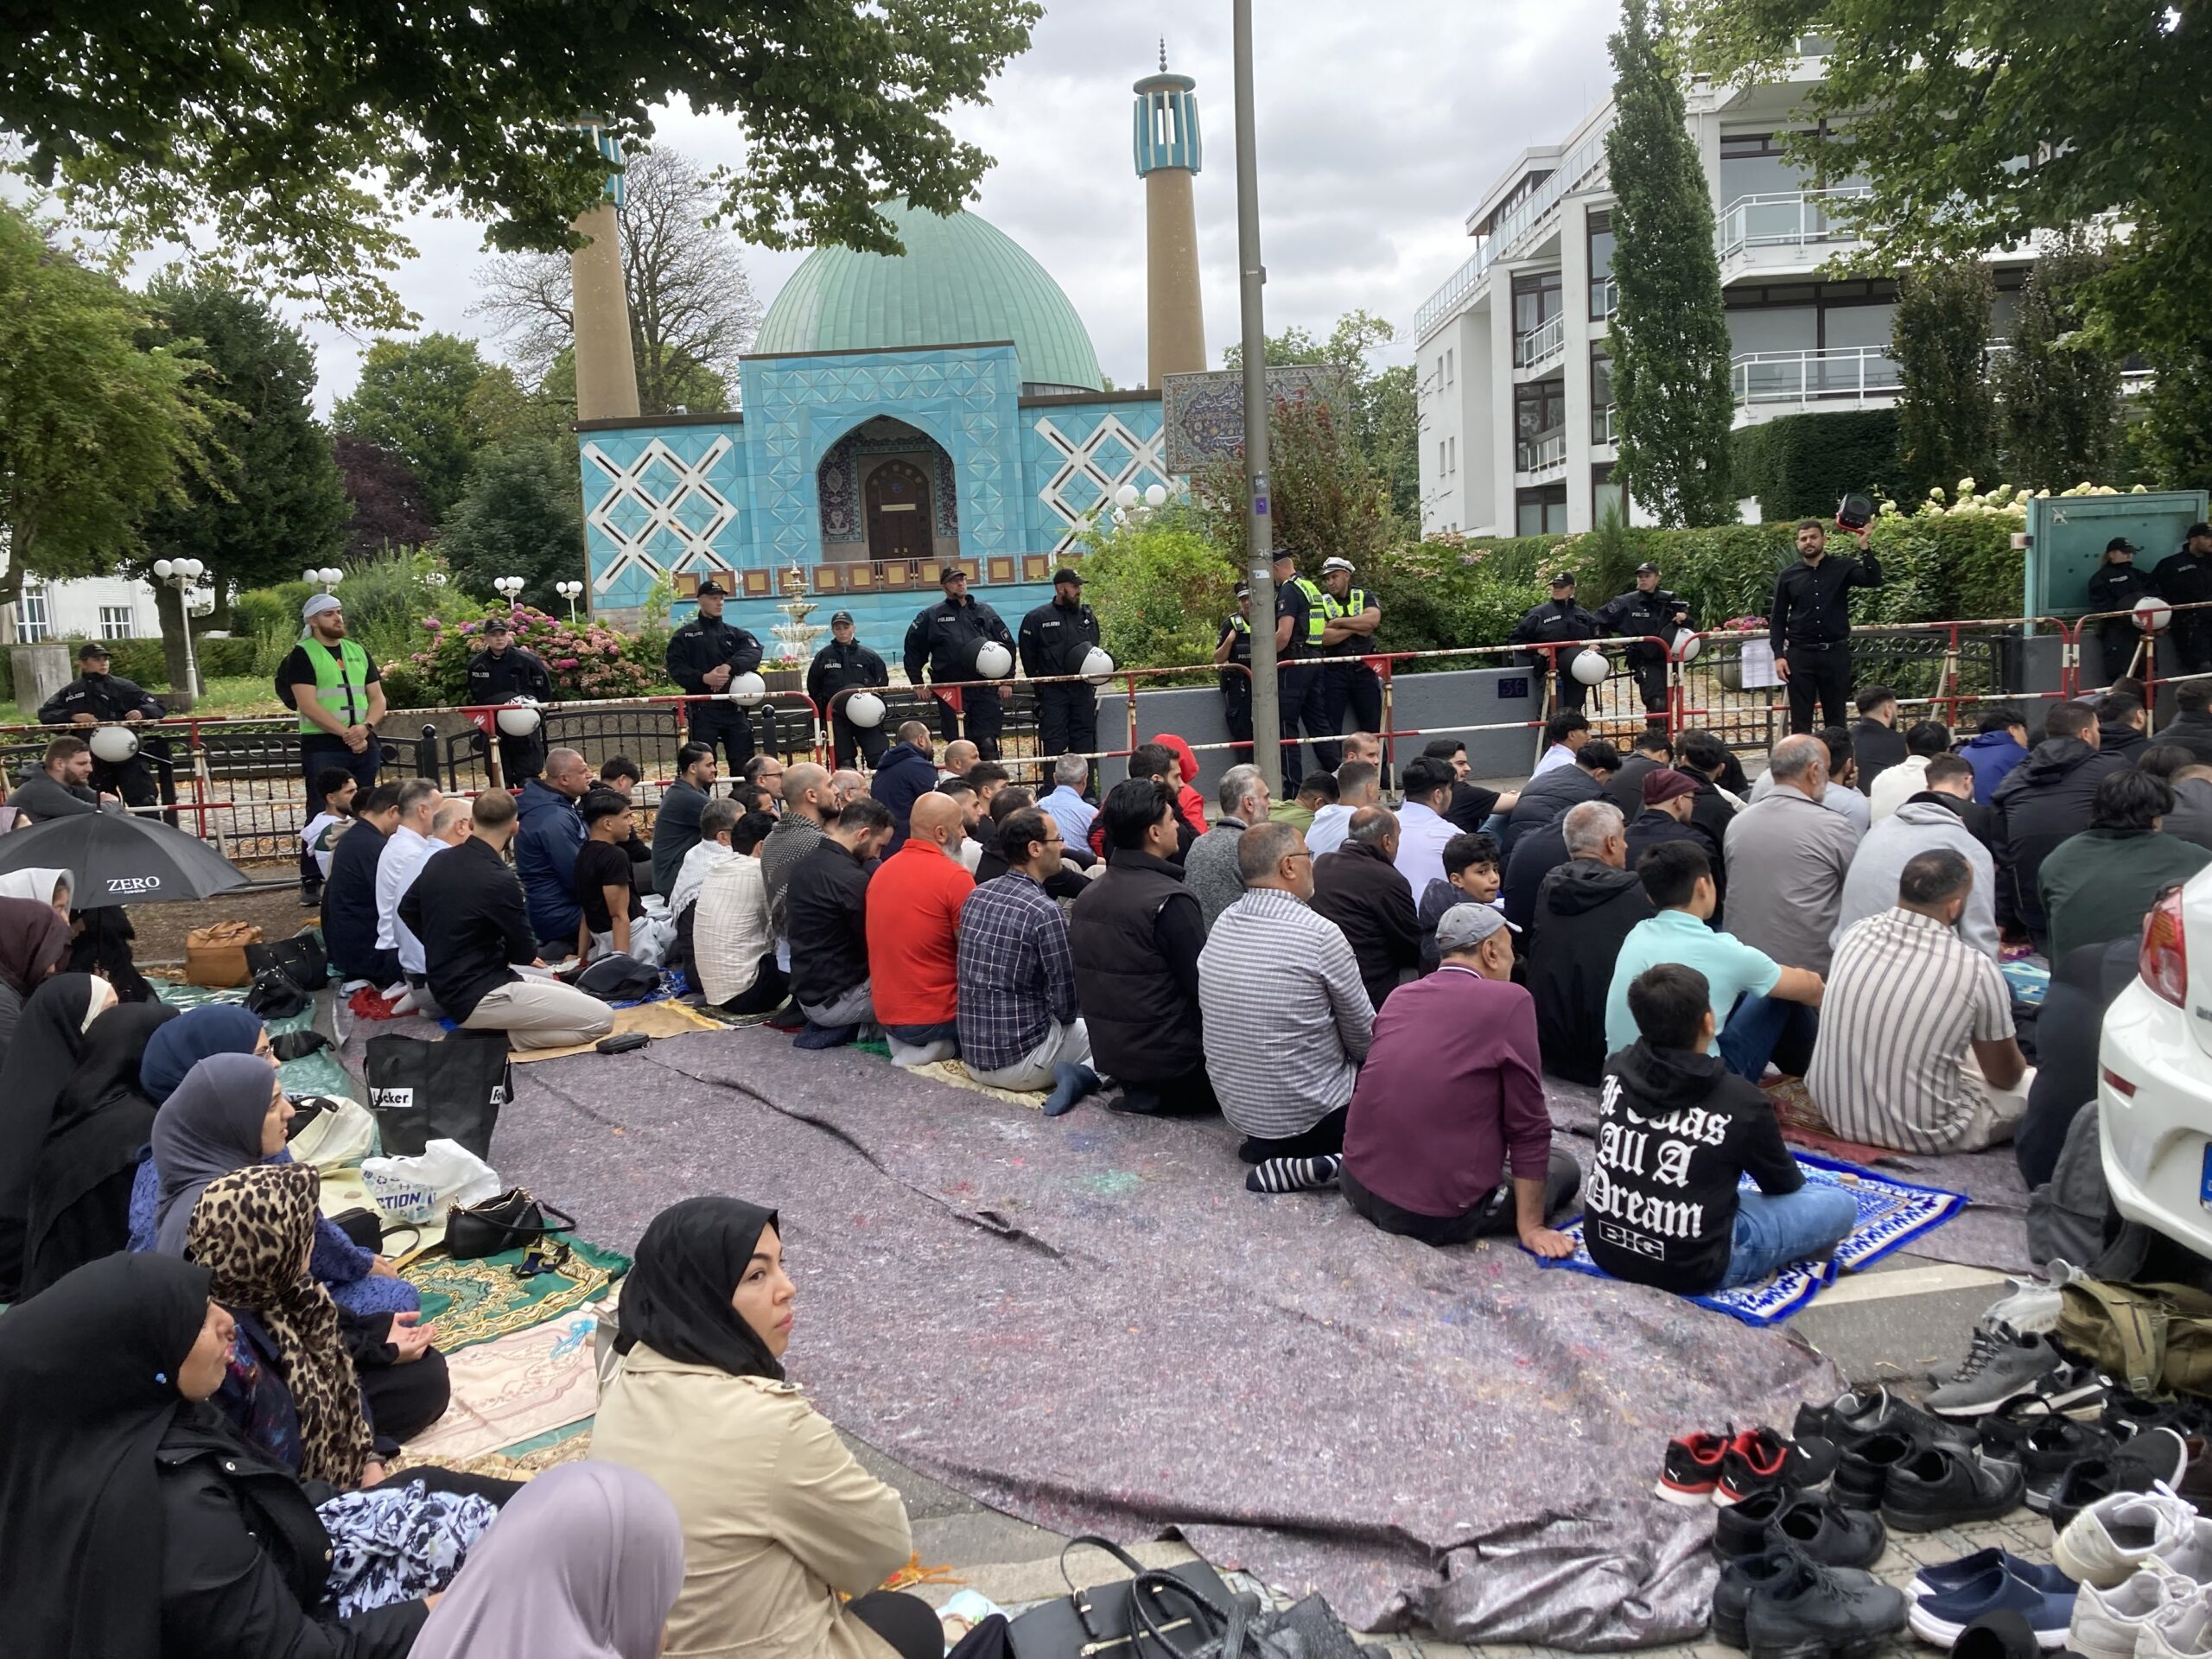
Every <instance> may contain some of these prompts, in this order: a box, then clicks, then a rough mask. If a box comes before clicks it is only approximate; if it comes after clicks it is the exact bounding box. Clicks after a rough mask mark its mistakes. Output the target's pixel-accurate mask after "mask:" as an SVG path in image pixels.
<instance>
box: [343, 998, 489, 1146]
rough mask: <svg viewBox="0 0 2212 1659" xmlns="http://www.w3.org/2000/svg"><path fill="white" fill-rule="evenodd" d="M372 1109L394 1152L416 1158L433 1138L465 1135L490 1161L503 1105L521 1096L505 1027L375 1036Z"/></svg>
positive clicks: (370, 1067) (369, 1070)
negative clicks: (433, 1036) (429, 1035)
mask: <svg viewBox="0 0 2212 1659" xmlns="http://www.w3.org/2000/svg"><path fill="white" fill-rule="evenodd" d="M365 1071H366V1078H367V1083H368V1088H369V1110H370V1112H371V1114H372V1115H373V1116H374V1117H375V1118H376V1121H377V1135H378V1140H379V1141H381V1142H382V1143H383V1147H384V1154H385V1157H387V1158H411V1157H414V1156H416V1155H417V1154H420V1153H421V1152H422V1150H423V1147H424V1146H425V1145H426V1144H428V1143H429V1141H434V1140H435V1141H459V1142H461V1145H462V1146H464V1147H467V1148H468V1149H469V1151H471V1152H473V1153H474V1154H476V1155H477V1156H478V1157H479V1158H481V1159H484V1160H486V1161H487V1162H488V1161H489V1160H490V1159H491V1156H492V1131H493V1128H496V1127H497V1126H498V1124H499V1109H500V1108H501V1107H503V1106H505V1104H506V1103H507V1102H508V1101H509V1100H511V1099H512V1098H513V1096H514V1069H513V1067H512V1066H511V1065H509V1064H508V1062H507V1039H506V1034H505V1033H504V1032H501V1033H496V1034H493V1035H489V1036H475V1035H472V1034H469V1033H463V1032H458V1031H456V1032H450V1033H448V1034H447V1035H446V1036H445V1038H444V1039H442V1040H441V1041H439V1042H435V1043H429V1042H424V1041H423V1039H421V1038H419V1037H401V1036H397V1035H389V1034H388V1035H385V1036H381V1037H372V1038H370V1039H369V1041H368V1061H367V1065H366V1068H365Z"/></svg>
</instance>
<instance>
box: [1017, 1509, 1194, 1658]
mask: <svg viewBox="0 0 2212 1659" xmlns="http://www.w3.org/2000/svg"><path fill="white" fill-rule="evenodd" d="M1078 1544H1088V1545H1090V1547H1091V1548H1094V1549H1103V1550H1104V1551H1105V1552H1106V1553H1107V1554H1109V1555H1111V1556H1112V1557H1113V1558H1114V1559H1115V1560H1117V1561H1119V1562H1121V1563H1122V1566H1124V1567H1128V1569H1129V1571H1130V1572H1131V1573H1134V1574H1135V1577H1134V1578H1131V1579H1128V1580H1123V1581H1122V1582H1120V1583H1116V1584H1101V1585H1096V1586H1092V1587H1090V1588H1089V1589H1082V1590H1079V1589H1077V1587H1076V1583H1075V1580H1074V1579H1073V1578H1072V1577H1071V1575H1070V1574H1069V1573H1068V1551H1069V1550H1071V1549H1073V1548H1076V1546H1077V1545H1078ZM1060 1578H1061V1580H1062V1581H1063V1582H1065V1584H1066V1585H1067V1586H1068V1593H1067V1594H1066V1595H1065V1596H1062V1597H1058V1598H1055V1599H1053V1600H1051V1601H1047V1602H1043V1603H1040V1604H1039V1605H1037V1606H1034V1607H1032V1608H1031V1609H1030V1610H1029V1611H1027V1612H1026V1613H1024V1614H1022V1615H1021V1617H1020V1618H1017V1619H1015V1620H1014V1621H1013V1623H1012V1624H1009V1625H1008V1626H1007V1637H1008V1638H1009V1639H1010V1640H1011V1641H1012V1643H1013V1644H1014V1659H1196V1656H1197V1655H1198V1651H1199V1649H1202V1648H1203V1647H1205V1645H1206V1643H1208V1642H1210V1641H1211V1640H1213V1639H1214V1638H1215V1637H1217V1636H1218V1635H1219V1634H1220V1631H1221V1629H1222V1628H1223V1624H1224V1621H1225V1620H1226V1619H1227V1617H1228V1609H1229V1607H1230V1604H1231V1603H1232V1602H1234V1601H1235V1600H1236V1596H1235V1594H1234V1593H1233V1592H1231V1591H1230V1588H1229V1586H1227V1585H1225V1584H1224V1583H1223V1582H1222V1581H1221V1575H1220V1574H1219V1573H1216V1572H1215V1571H1214V1570H1213V1568H1211V1567H1208V1566H1207V1565H1206V1564H1205V1562H1204V1561H1188V1562H1185V1564H1184V1565H1182V1566H1180V1567H1171V1568H1169V1569H1167V1570H1166V1571H1164V1572H1154V1571H1152V1570H1150V1569H1148V1568H1147V1567H1144V1566H1143V1565H1142V1564H1141V1563H1140V1562H1139V1561H1138V1560H1137V1559H1136V1557H1135V1556H1134V1555H1132V1554H1129V1553H1128V1551H1127V1550H1125V1549H1123V1548H1122V1547H1121V1546H1120V1545H1118V1544H1116V1543H1114V1542H1112V1541H1109V1540H1108V1539H1104V1538H1099V1537H1095V1536H1091V1535H1084V1536H1083V1537H1079V1538H1071V1539H1070V1540H1069V1541H1068V1542H1067V1546H1066V1548H1064V1549H1062V1550H1061V1551H1060ZM1140 1604H1143V1605H1142V1607H1141V1609H1140ZM1209 1610H1211V1611H1217V1612H1218V1613H1219V1618H1201V1617H1200V1614H1201V1613H1202V1612H1204V1611H1209Z"/></svg>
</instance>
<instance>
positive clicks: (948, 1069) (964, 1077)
mask: <svg viewBox="0 0 2212 1659" xmlns="http://www.w3.org/2000/svg"><path fill="white" fill-rule="evenodd" d="M906 1069H907V1070H908V1071H912V1073H913V1074H914V1075H915V1076H916V1077H935V1078H936V1079H937V1080H938V1082H939V1083H949V1084H951V1085H952V1086H953V1087H954V1088H956V1089H973V1090H975V1091H976V1093H977V1094H979V1095H988V1096H990V1097H991V1098H992V1099H993V1100H1002V1101H1004V1102H1006V1103H1007V1105H1009V1106H1027V1107H1028V1108H1029V1109H1030V1110H1032V1111H1039V1110H1041V1109H1043V1107H1044V1104H1045V1101H1046V1096H1049V1095H1051V1093H1052V1090H1049V1089H1035V1090H1026V1091H1025V1090H1020V1089H994V1088H993V1087H992V1086H991V1085H990V1084H988V1083H978V1082H976V1079H975V1078H973V1077H969V1075H968V1068H967V1067H966V1066H964V1065H962V1064H961V1063H960V1062H959V1061H958V1060H934V1061H932V1062H931V1063H930V1064H929V1065H915V1066H909V1067H907V1068H906Z"/></svg>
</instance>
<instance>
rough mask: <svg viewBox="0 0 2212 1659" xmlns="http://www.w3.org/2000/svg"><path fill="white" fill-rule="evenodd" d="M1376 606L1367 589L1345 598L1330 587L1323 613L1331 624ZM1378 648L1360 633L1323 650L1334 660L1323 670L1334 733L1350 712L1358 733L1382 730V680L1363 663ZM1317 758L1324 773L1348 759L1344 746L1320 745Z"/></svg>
mask: <svg viewBox="0 0 2212 1659" xmlns="http://www.w3.org/2000/svg"><path fill="white" fill-rule="evenodd" d="M1374 603H1375V597H1374V595H1373V594H1370V593H1369V592H1368V591H1367V590H1366V589H1365V588H1351V589H1350V590H1349V591H1347V592H1346V593H1345V594H1344V597H1343V598H1342V599H1338V598H1337V597H1336V596H1335V595H1334V594H1331V593H1330V592H1329V591H1328V590H1327V589H1326V588H1324V589H1322V591H1321V614H1322V616H1323V618H1324V619H1325V620H1326V621H1330V622H1340V621H1342V620H1344V618H1346V617H1348V616H1357V615H1359V614H1361V613H1363V612H1364V611H1365V610H1366V609H1367V607H1369V606H1370V605H1373V604H1374ZM1374 649H1375V642H1374V641H1373V640H1372V639H1370V638H1369V637H1368V636H1366V635H1364V634H1357V633H1356V634H1353V635H1352V636H1351V638H1350V639H1339V640H1338V641H1337V643H1336V644H1335V645H1324V646H1322V647H1321V654H1322V655H1323V656H1324V657H1326V658H1330V659H1331V661H1330V663H1329V665H1328V667H1326V668H1325V669H1324V670H1322V671H1321V686H1322V695H1323V696H1324V697H1325V702H1324V703H1323V704H1322V709H1321V718H1322V720H1323V721H1325V723H1326V724H1327V726H1328V728H1329V730H1330V732H1331V733H1332V734H1334V733H1338V732H1341V731H1343V730H1344V713H1345V711H1346V710H1347V709H1349V710H1350V711H1351V728H1352V730H1354V731H1355V732H1379V731H1381V730H1382V729H1383V680H1382V677H1381V676H1379V675H1378V674H1376V671H1374V670H1373V669H1371V668H1370V667H1369V666H1368V665H1367V664H1365V663H1364V662H1362V661H1361V660H1360V659H1361V658H1363V657H1364V656H1366V655H1367V654H1368V653H1369V652H1372V651H1373V650H1374ZM1313 758H1314V759H1315V760H1319V762H1320V763H1321V769H1322V770H1323V771H1324V772H1334V771H1335V770H1336V769H1337V767H1338V765H1340V764H1341V763H1342V761H1343V760H1344V746H1343V745H1342V744H1341V743H1316V744H1315V745H1314V746H1313Z"/></svg>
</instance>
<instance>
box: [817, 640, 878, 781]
mask: <svg viewBox="0 0 2212 1659" xmlns="http://www.w3.org/2000/svg"><path fill="white" fill-rule="evenodd" d="M890 683H891V671H890V670H889V669H888V668H887V667H885V666H884V663H883V658H880V657H879V656H877V655H876V654H875V653H874V652H872V651H870V650H869V649H868V647H867V646H866V645H862V644H861V642H860V641H859V640H858V639H855V640H854V641H853V642H852V643H851V644H850V645H839V644H838V643H837V642H836V640H835V639H832V640H831V641H830V642H829V644H828V645H824V646H823V647H822V649H821V650H819V651H817V652H815V653H814V660H813V661H812V662H811V663H810V664H807V669H806V695H807V696H809V697H810V698H812V699H813V701H814V706H815V707H816V708H817V709H829V710H830V715H829V758H830V761H831V764H832V765H835V766H851V765H852V764H853V754H854V752H855V750H857V751H858V752H859V753H861V754H863V755H865V756H867V757H868V766H869V767H870V769H871V770H873V769H874V766H876V765H877V763H879V762H880V760H882V759H883V752H884V751H885V750H886V749H887V748H889V747H891V739H890V738H889V737H888V736H887V735H886V734H885V732H884V729H883V728H882V726H880V725H878V726H855V725H854V724H853V722H852V721H849V720H848V719H846V718H845V705H844V704H843V703H842V702H840V703H836V704H834V705H833V704H832V702H831V701H830V700H831V699H832V698H833V697H835V696H836V695H837V693H839V692H840V691H849V690H854V689H855V688H856V687H859V686H863V685H889V684H890Z"/></svg>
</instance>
